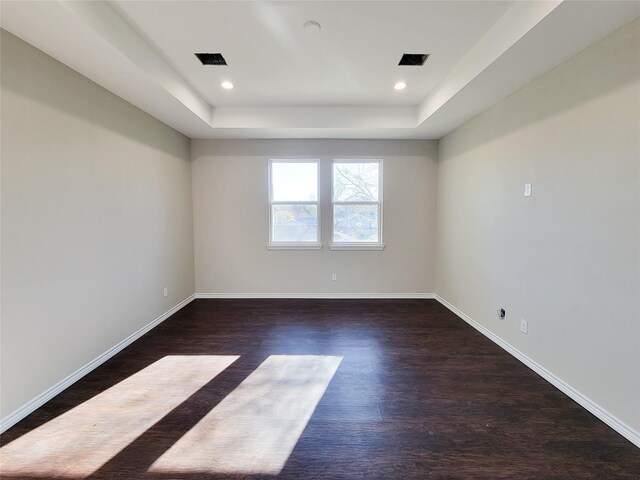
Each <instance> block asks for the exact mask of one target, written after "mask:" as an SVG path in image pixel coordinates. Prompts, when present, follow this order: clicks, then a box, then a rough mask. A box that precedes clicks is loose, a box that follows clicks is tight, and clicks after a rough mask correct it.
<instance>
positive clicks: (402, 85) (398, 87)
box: [393, 82, 407, 90]
mask: <svg viewBox="0 0 640 480" xmlns="http://www.w3.org/2000/svg"><path fill="white" fill-rule="evenodd" d="M393 88H395V89H396V90H404V89H405V88H407V82H398V83H396V84H395V85H394V86H393Z"/></svg>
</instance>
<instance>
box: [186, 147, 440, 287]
mask: <svg viewBox="0 0 640 480" xmlns="http://www.w3.org/2000/svg"><path fill="white" fill-rule="evenodd" d="M191 151H192V174H193V206H194V229H195V259H196V261H195V263H196V290H197V291H198V292H200V293H217V294H219V293H241V294H251V293H284V294H290V293H310V294H315V293H318V294H327V293H335V294H349V293H370V294H380V293H430V292H433V289H434V261H435V199H436V177H437V162H436V142H433V141H387V140H374V141H372V140H227V141H219V140H193V141H192V144H191ZM270 158H319V159H320V161H321V166H320V170H321V173H320V175H321V211H322V220H321V224H322V225H321V228H322V230H321V233H322V242H323V243H324V247H323V249H322V250H320V251H274V250H267V241H268V232H269V214H268V212H269V208H268V180H267V179H268V160H269V159H270ZM333 158H382V159H383V161H384V175H383V177H384V207H383V208H384V239H383V240H384V243H385V244H386V247H385V249H384V250H383V251H358V252H352V251H332V250H330V249H329V240H330V235H331V233H330V232H331V220H330V218H331V216H330V212H331V203H330V201H331V199H330V191H331V160H332V159H333ZM332 272H336V273H337V274H338V281H335V282H334V281H331V273H332Z"/></svg>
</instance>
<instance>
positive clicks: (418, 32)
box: [0, 0, 640, 138]
mask: <svg viewBox="0 0 640 480" xmlns="http://www.w3.org/2000/svg"><path fill="white" fill-rule="evenodd" d="M0 8H1V12H0V13H1V15H0V22H1V25H2V28H5V29H6V30H8V31H10V32H12V33H13V34H15V35H17V36H19V37H21V38H23V39H24V40H26V41H27V42H29V43H31V44H32V45H34V46H35V47H37V48H39V49H41V50H43V51H45V52H46V53H48V54H49V55H51V56H53V57H54V58H57V59H58V60H60V61H61V62H63V63H65V64H67V65H68V66H70V67H71V68H73V69H75V70H77V71H78V72H80V73H82V74H83V75H85V76H87V77H88V78H90V79H92V80H93V81H95V82H97V83H99V84H100V85H102V86H104V87H105V88H107V89H109V90H111V91H112V92H114V93H115V94H117V95H119V96H121V97H122V98H124V99H125V100H127V101H129V102H131V103H133V104H134V105H137V106H138V107H140V108H141V109H143V110H145V111H147V112H148V113H150V114H151V115H153V116H155V117H156V118H158V119H160V120H161V121H163V122H165V123H167V124H168V125H170V126H172V127H174V128H176V129H177V130H179V131H181V132H183V133H184V134H186V135H188V136H190V137H192V138H275V137H279V138H439V137H440V136H442V135H444V134H446V133H447V132H449V131H450V130H451V129H453V128H455V127H456V126H458V125H460V124H461V123H463V122H464V121H466V120H468V119H469V118H471V117H472V116H474V115H476V114H478V113H479V112H481V111H482V110H484V109H486V108H488V107H490V106H491V105H493V104H495V103H496V102H498V101H500V100H501V99H503V98H505V97H506V96H508V95H509V94H511V93H513V92H514V91H516V90H517V89H519V88H521V87H522V86H524V85H526V84H527V83H528V82H530V81H531V80H533V79H534V78H536V77H537V76H539V75H542V74H543V73H545V72H546V71H548V70H549V69H550V68H553V67H554V66H555V65H557V64H559V63H561V62H562V61H564V60H566V59H567V58H569V57H570V56H572V55H574V54H575V53H577V52H579V51H580V50H582V49H584V48H585V47H587V46H588V45H590V44H591V43H593V42H595V41H597V40H598V39H600V38H602V37H604V36H606V35H607V34H608V33H610V32H612V31H613V30H615V29H616V28H618V27H620V26H622V25H624V24H625V23H628V22H630V21H632V20H633V19H634V18H636V17H638V16H639V15H640V2H635V1H631V2H625V1H620V2H619V1H592V2H582V1H562V0H549V1H518V2H513V1H464V2H462V1H460V2H455V1H443V2H435V1H434V2H431V1H422V2H420V1H416V2H405V1H386V2H381V1H356V2H350V1H342V2H337V1H336V2H326V1H310V2H301V1H297V2H295V1H279V2H271V1H262V2H242V1H208V2H206V1H205V2H202V1H201V2H191V1H179V2H177V1H145V2H142V1H122V0H118V1H114V2H102V1H89V2H84V1H70V0H58V1H56V0H49V1H39V2H25V1H2V3H1V4H0ZM308 20H315V21H317V22H319V23H320V24H321V25H322V28H321V30H320V31H319V32H309V31H305V30H304V29H303V24H304V22H306V21H308ZM195 52H220V53H222V54H223V55H224V57H225V58H226V60H227V63H228V66H203V65H202V64H201V63H200V62H199V60H198V59H197V58H196V57H195V56H194V53H195ZM403 53H429V54H430V57H429V59H428V60H427V62H426V63H425V65H424V66H422V67H401V66H398V65H397V63H398V61H399V59H400V57H401V56H402V54H403ZM223 80H230V81H232V82H233V83H234V85H235V88H234V89H233V90H230V91H227V90H224V89H222V88H221V87H220V83H221V81H223ZM399 80H403V81H406V82H407V84H408V86H407V88H406V89H405V90H403V91H396V90H394V89H393V85H394V84H395V83H396V82H397V81H399Z"/></svg>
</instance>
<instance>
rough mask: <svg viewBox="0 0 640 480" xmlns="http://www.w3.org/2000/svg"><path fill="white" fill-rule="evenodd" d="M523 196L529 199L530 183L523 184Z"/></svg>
mask: <svg viewBox="0 0 640 480" xmlns="http://www.w3.org/2000/svg"><path fill="white" fill-rule="evenodd" d="M524 196H525V197H530V196H531V184H530V183H525V184H524Z"/></svg>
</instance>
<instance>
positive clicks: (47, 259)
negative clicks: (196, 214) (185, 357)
mask: <svg viewBox="0 0 640 480" xmlns="http://www.w3.org/2000/svg"><path fill="white" fill-rule="evenodd" d="M1 41H2V50H1V52H2V91H1V95H2V105H1V114H2V115H1V122H2V130H1V134H2V147H1V152H0V153H1V155H2V258H1V260H2V310H1V313H2V324H1V327H2V329H1V333H2V344H1V346H2V357H1V360H2V370H1V375H2V397H1V400H2V410H1V415H2V417H6V416H7V415H8V414H9V413H11V412H12V411H13V410H15V409H17V408H18V407H20V406H22V405H23V404H25V403H26V402H28V401H30V400H31V399H33V398H34V397H36V396H37V395H38V394H40V393H42V392H43V391H45V390H46V389H48V388H49V387H51V386H52V385H54V384H56V383H57V382H59V381H60V380H62V379H63V378H64V377H66V376H67V375H69V374H71V373H72V372H74V371H75V370H76V369H78V368H79V367H82V366H83V365H85V364H86V363H87V362H89V361H91V360H92V359H94V358H95V357H97V356H98V355H100V354H102V353H103V352H105V351H106V350H108V349H109V348H111V347H113V346H114V345H116V344H117V343H118V342H120V341H121V340H123V339H124V338H126V337H127V336H129V335H130V334H132V333H133V332H135V331H137V330H138V329H139V328H141V327H143V326H144V325H146V324H147V323H149V322H151V321H152V320H154V319H155V318H157V317H158V316H159V315H161V314H162V313H164V312H166V311H167V310H169V309H170V308H171V307H173V306H174V305H176V304H177V303H178V302H180V301H181V300H183V299H185V298H186V297H188V296H189V295H191V294H192V293H193V292H194V274H193V236H192V232H193V229H192V212H191V174H190V161H189V155H190V154H189V148H190V147H189V140H188V139H187V138H186V137H184V136H183V135H181V134H179V133H178V132H176V131H174V130H172V129H171V128H169V127H167V126H166V125H164V124H162V123H160V122H159V121H157V120H155V119H153V118H152V117H150V116H149V115H147V114H145V113H143V112H142V111H140V110H138V109H137V108H135V107H133V106H131V105H130V104H128V103H126V102H124V101H123V100H121V99H119V98H118V97H116V96H114V95H113V94H111V93H109V92H107V91H106V90H104V89H103V88H101V87H99V86H98V85H96V84H94V83H92V82H90V81H89V80H87V79H86V78H84V77H82V76H81V75H79V74H78V73H76V72H74V71H72V70H71V69H69V68H67V67H66V66H64V65H62V64H61V63H59V62H57V61H55V60H53V59H52V58H51V57H49V56H47V55H45V54H44V53H42V52H41V51H39V50H36V49H34V48H33V47H31V46H29V45H28V44H26V43H24V42H23V41H22V40H20V39H18V38H16V37H14V36H13V35H11V34H9V33H7V32H5V31H2V39H1ZM165 286H168V287H169V296H168V298H163V287H165Z"/></svg>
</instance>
